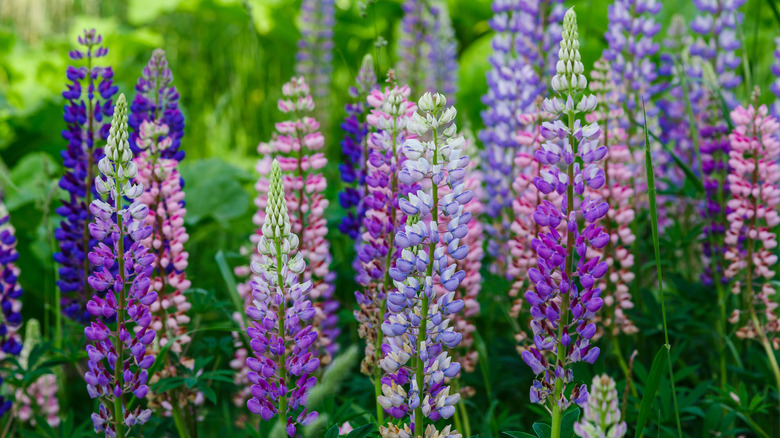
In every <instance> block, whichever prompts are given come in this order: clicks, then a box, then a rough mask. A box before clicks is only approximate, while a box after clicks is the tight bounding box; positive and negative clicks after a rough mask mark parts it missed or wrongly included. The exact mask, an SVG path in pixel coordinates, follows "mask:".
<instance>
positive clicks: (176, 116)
mask: <svg viewBox="0 0 780 438" xmlns="http://www.w3.org/2000/svg"><path fill="white" fill-rule="evenodd" d="M135 91H136V95H135V98H134V99H133V103H132V104H131V105H130V116H129V118H128V124H129V125H130V128H132V130H133V132H132V133H131V134H130V148H131V149H132V150H133V153H134V154H138V153H139V152H141V150H142V148H141V144H142V142H141V141H140V138H139V135H140V133H141V124H142V123H143V122H144V121H155V122H156V123H158V124H162V125H165V126H167V127H168V130H167V132H166V133H164V134H160V138H159V142H160V143H162V142H165V144H166V147H165V148H160V150H159V155H160V157H161V158H165V159H173V160H176V161H177V162H178V161H181V160H182V159H183V158H184V151H182V150H180V149H179V148H180V146H181V139H182V137H183V136H184V116H183V115H182V113H181V110H179V92H178V91H176V87H175V86H174V85H173V73H171V69H170V68H168V60H167V59H166V58H165V51H164V50H162V49H156V50H155V51H154V52H153V53H152V58H151V59H150V60H149V63H148V64H147V65H146V67H144V70H143V73H142V74H141V77H139V78H138V83H137V84H136V85H135ZM147 190H148V187H147Z"/></svg>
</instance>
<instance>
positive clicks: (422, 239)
mask: <svg viewBox="0 0 780 438" xmlns="http://www.w3.org/2000/svg"><path fill="white" fill-rule="evenodd" d="M446 104H447V99H446V98H445V97H444V96H443V95H441V94H438V93H437V94H436V95H431V94H430V93H426V94H425V95H423V97H421V98H420V101H419V102H418V108H419V109H420V110H421V112H422V114H420V113H415V114H414V116H413V118H412V120H411V121H410V122H409V125H408V128H409V130H410V131H412V132H413V133H415V134H417V136H418V137H419V138H430V140H428V141H420V140H418V139H417V138H415V139H408V140H406V142H405V143H404V146H403V153H404V155H405V156H406V161H405V162H404V168H403V169H402V170H401V172H400V173H399V176H398V179H399V181H401V182H402V183H404V184H408V185H414V184H420V185H421V186H422V187H426V188H425V189H419V190H417V192H416V193H410V194H409V197H408V198H402V199H401V200H400V201H399V203H398V206H399V208H400V209H401V211H403V212H404V213H405V214H407V215H408V219H407V222H406V224H405V225H404V227H403V229H402V230H399V231H398V232H397V233H396V236H395V242H396V244H397V245H398V246H399V247H400V248H402V252H401V256H400V257H399V258H398V259H397V260H396V265H395V267H393V268H390V271H389V273H390V277H391V278H392V279H393V280H394V284H395V287H396V289H397V290H394V291H392V292H389V293H388V295H387V310H388V311H389V312H388V314H387V317H386V320H385V321H384V322H383V323H382V332H383V333H384V335H385V342H384V344H383V345H382V351H383V352H384V358H383V359H382V360H381V361H380V366H381V367H382V369H383V370H384V371H385V372H386V373H387V375H386V376H385V377H383V378H382V380H381V383H382V392H383V395H382V396H379V397H377V402H378V403H379V404H380V405H381V406H382V407H383V408H384V409H385V412H387V413H388V414H390V415H391V416H393V417H395V418H405V417H406V416H407V415H408V414H409V413H412V414H411V417H410V422H411V424H413V426H412V431H413V432H414V433H416V434H417V435H418V436H419V435H422V433H423V431H425V436H429V435H433V434H434V433H437V434H438V432H437V431H436V428H435V426H434V425H433V424H428V425H427V426H425V418H428V419H429V420H430V421H431V422H435V421H438V420H439V419H440V418H445V419H448V418H450V417H451V416H452V415H453V414H454V413H455V404H456V403H457V402H458V401H459V400H460V394H459V393H453V394H450V386H448V385H447V383H448V379H452V378H455V377H457V375H458V374H459V372H460V368H461V366H460V363H458V362H456V361H454V360H452V358H451V357H450V355H449V354H448V352H447V349H452V348H455V347H456V346H457V345H458V344H459V343H460V341H461V339H462V335H461V334H460V333H457V332H456V331H454V330H453V328H452V327H451V326H450V318H449V317H450V316H451V315H453V314H455V313H457V312H459V311H460V310H462V309H463V306H464V303H463V300H459V299H456V298H455V291H456V290H457V289H458V286H459V285H460V283H461V281H462V280H463V279H464V278H465V276H466V273H465V272H464V271H457V272H456V269H457V266H456V264H455V263H449V259H450V258H452V259H453V260H455V261H459V260H463V259H464V258H465V257H466V256H467V255H468V251H469V248H468V246H467V245H465V244H462V239H463V238H465V237H466V235H467V232H468V223H469V221H470V220H471V214H470V213H465V212H464V206H465V205H466V204H468V203H469V202H470V201H471V199H472V198H473V195H472V193H471V192H470V191H468V190H466V189H465V182H464V178H465V177H466V166H468V164H469V158H468V156H465V155H463V147H464V145H465V141H464V139H463V137H460V136H457V135H456V126H455V124H454V123H452V122H453V120H454V119H455V115H456V110H455V109H454V108H453V107H447V106H446ZM445 126H446V128H445ZM424 136H425V137H424ZM423 182H424V183H423ZM444 186H447V187H448V190H449V191H448V192H447V193H446V194H444V193H440V191H439V188H440V187H442V188H443V187H444ZM440 221H442V222H444V221H446V222H447V232H446V233H444V234H440V233H439V222H440ZM438 287H443V288H444V289H446V291H447V293H445V294H443V295H442V296H440V297H438V299H437V298H436V288H438ZM410 361H411V363H410ZM403 427H405V425H404V426H403ZM390 432H392V428H390V429H388V428H387V427H384V426H382V427H381V428H380V433H382V435H383V436H385V437H387V436H392V435H390V434H389V433H390ZM447 434H448V435H449V430H448V431H447ZM453 434H457V432H453Z"/></svg>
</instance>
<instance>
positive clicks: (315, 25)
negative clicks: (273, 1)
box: [295, 0, 336, 118]
mask: <svg viewBox="0 0 780 438" xmlns="http://www.w3.org/2000/svg"><path fill="white" fill-rule="evenodd" d="M301 22H302V28H301V38H300V39H299V40H298V53H297V54H296V55H295V60H296V63H295V73H296V74H297V75H298V76H303V77H305V78H306V80H307V81H309V84H311V90H312V95H313V96H314V100H315V102H316V103H317V108H318V111H319V114H318V115H319V118H323V117H326V116H327V111H328V110H329V108H330V99H329V97H328V96H329V95H330V93H331V91H330V81H331V75H332V73H333V26H334V25H335V24H336V8H335V1H334V0H303V2H302V3H301Z"/></svg>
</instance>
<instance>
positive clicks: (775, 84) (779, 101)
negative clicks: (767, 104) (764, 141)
mask: <svg viewBox="0 0 780 438" xmlns="http://www.w3.org/2000/svg"><path fill="white" fill-rule="evenodd" d="M774 56H775V62H774V63H773V64H772V76H773V77H774V80H773V81H772V85H770V86H769V88H770V90H771V91H772V94H774V95H775V102H774V103H773V104H772V107H771V108H770V112H771V113H772V116H773V117H774V118H778V117H780V38H775V51H774Z"/></svg>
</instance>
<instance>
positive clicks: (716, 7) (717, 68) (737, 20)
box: [690, 0, 745, 116]
mask: <svg viewBox="0 0 780 438" xmlns="http://www.w3.org/2000/svg"><path fill="white" fill-rule="evenodd" d="M693 3H694V4H695V5H696V7H697V8H698V9H699V12H700V15H697V16H696V18H694V19H693V21H691V30H692V31H693V32H694V33H695V34H697V35H698V37H697V38H696V39H695V40H694V42H693V45H692V46H691V49H690V50H691V55H693V56H700V57H701V58H703V59H705V60H706V61H707V62H708V63H709V65H710V66H711V67H712V69H713V70H714V72H715V74H714V75H713V76H712V78H711V79H712V83H713V84H715V86H717V87H718V88H720V90H721V91H722V93H723V98H724V99H725V100H726V104H728V106H729V107H730V108H733V107H734V106H736V104H737V100H736V98H735V97H734V93H733V92H732V91H731V90H733V89H735V88H737V87H738V86H739V84H740V83H742V77H741V76H739V75H738V74H736V73H735V71H736V70H737V68H739V65H740V62H741V58H740V57H739V56H737V53H736V52H737V49H739V48H740V45H741V44H740V42H739V39H737V26H739V25H740V24H741V23H742V18H743V16H742V13H741V12H739V8H740V7H741V6H742V5H743V4H745V0H694V1H693ZM724 116H725V115H724Z"/></svg>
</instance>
